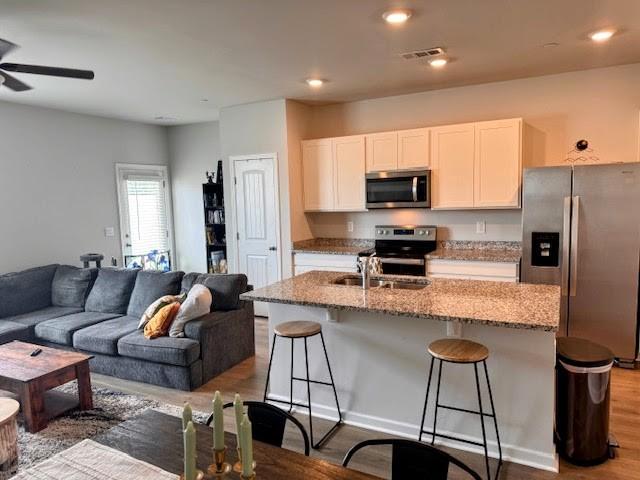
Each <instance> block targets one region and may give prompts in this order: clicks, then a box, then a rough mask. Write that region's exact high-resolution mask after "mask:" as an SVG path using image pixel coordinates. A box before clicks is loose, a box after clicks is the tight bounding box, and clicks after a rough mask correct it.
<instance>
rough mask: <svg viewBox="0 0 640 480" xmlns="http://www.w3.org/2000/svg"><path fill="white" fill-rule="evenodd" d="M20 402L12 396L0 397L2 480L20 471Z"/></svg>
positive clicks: (0, 479)
mask: <svg viewBox="0 0 640 480" xmlns="http://www.w3.org/2000/svg"><path fill="white" fill-rule="evenodd" d="M19 410H20V404H19V403H18V402H16V401H15V400H12V399H10V398H0V480H6V479H9V478H11V477H13V476H14V475H15V474H16V473H18V426H17V424H16V417H17V416H18V411H19Z"/></svg>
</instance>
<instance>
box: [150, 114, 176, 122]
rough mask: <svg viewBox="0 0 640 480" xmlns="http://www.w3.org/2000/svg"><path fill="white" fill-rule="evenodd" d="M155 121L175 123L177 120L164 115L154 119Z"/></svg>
mask: <svg viewBox="0 0 640 480" xmlns="http://www.w3.org/2000/svg"><path fill="white" fill-rule="evenodd" d="M153 119H154V120H158V121H161V122H174V121H176V120H177V118H176V117H165V116H164V115H158V116H157V117H154V118H153Z"/></svg>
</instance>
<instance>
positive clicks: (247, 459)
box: [240, 415, 253, 478]
mask: <svg viewBox="0 0 640 480" xmlns="http://www.w3.org/2000/svg"><path fill="white" fill-rule="evenodd" d="M240 429H241V430H242V435H241V437H240V438H242V476H243V477H245V478H251V476H252V475H253V437H252V434H251V422H250V421H249V417H248V416H247V415H244V417H243V419H242V424H241V425H240Z"/></svg>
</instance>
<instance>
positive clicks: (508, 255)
mask: <svg viewBox="0 0 640 480" xmlns="http://www.w3.org/2000/svg"><path fill="white" fill-rule="evenodd" d="M438 244H439V245H438V248H437V249H436V250H434V251H433V252H431V253H429V254H428V255H427V258H428V259H431V260H463V261H469V262H499V263H518V262H520V259H521V258H522V249H521V245H520V242H472V241H469V242H466V241H452V240H448V241H444V242H438Z"/></svg>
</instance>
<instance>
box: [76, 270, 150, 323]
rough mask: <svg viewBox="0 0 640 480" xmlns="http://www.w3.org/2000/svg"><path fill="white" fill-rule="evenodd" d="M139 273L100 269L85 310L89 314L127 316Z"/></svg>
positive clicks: (135, 271) (136, 271)
mask: <svg viewBox="0 0 640 480" xmlns="http://www.w3.org/2000/svg"><path fill="white" fill-rule="evenodd" d="M138 272H139V270H128V269H124V268H102V269H100V271H99V272H98V278H97V279H96V283H94V285H93V288H92V289H91V293H89V296H88V297H87V302H86V304H85V307H84V309H85V310H86V311H87V312H100V313H117V314H119V315H124V314H126V313H127V307H128V306H129V298H130V297H131V292H132V291H133V286H134V284H135V283H136V276H137V275H138Z"/></svg>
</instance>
